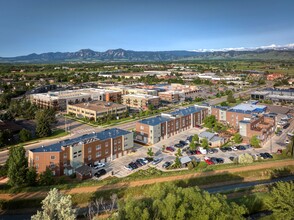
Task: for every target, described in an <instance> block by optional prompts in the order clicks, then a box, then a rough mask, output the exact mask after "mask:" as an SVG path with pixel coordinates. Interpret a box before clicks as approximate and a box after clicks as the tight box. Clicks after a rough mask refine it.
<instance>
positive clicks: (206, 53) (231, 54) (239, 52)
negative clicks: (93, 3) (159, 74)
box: [0, 44, 294, 63]
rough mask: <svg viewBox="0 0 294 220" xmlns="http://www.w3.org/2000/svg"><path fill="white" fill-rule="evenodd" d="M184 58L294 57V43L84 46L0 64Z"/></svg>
mask: <svg viewBox="0 0 294 220" xmlns="http://www.w3.org/2000/svg"><path fill="white" fill-rule="evenodd" d="M181 60H294V44H289V45H285V46H276V45H270V46H263V47H258V48H243V47H241V48H224V49H215V50H214V49H202V50H192V51H186V50H177V51H132V50H124V49H115V50H107V51H105V52H97V51H93V50H90V49H82V50H79V51H77V52H49V53H42V54H36V53H33V54H29V55H26V56H17V57H0V63H60V62H115V61H117V62H145V61H181Z"/></svg>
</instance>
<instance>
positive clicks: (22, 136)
mask: <svg viewBox="0 0 294 220" xmlns="http://www.w3.org/2000/svg"><path fill="white" fill-rule="evenodd" d="M31 138H32V135H31V132H30V131H28V130H27V129H24V128H23V129H22V130H21V131H20V132H19V140H20V141H21V142H26V141H29V140H31Z"/></svg>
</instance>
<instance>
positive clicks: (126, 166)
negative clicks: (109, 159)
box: [124, 165, 133, 171]
mask: <svg viewBox="0 0 294 220" xmlns="http://www.w3.org/2000/svg"><path fill="white" fill-rule="evenodd" d="M124 168H125V169H126V170H129V171H132V170H133V168H132V167H131V166H130V165H125V166H124Z"/></svg>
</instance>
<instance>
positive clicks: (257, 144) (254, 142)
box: [250, 135, 260, 148]
mask: <svg viewBox="0 0 294 220" xmlns="http://www.w3.org/2000/svg"><path fill="white" fill-rule="evenodd" d="M250 144H251V146H253V147H256V148H258V147H260V140H259V139H258V138H257V136H256V135H254V136H253V137H252V138H251V139H250Z"/></svg>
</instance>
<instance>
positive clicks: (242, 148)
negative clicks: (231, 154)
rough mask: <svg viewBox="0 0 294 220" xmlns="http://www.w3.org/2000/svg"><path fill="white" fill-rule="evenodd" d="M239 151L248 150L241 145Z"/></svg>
mask: <svg viewBox="0 0 294 220" xmlns="http://www.w3.org/2000/svg"><path fill="white" fill-rule="evenodd" d="M237 149H238V150H246V147H244V146H242V145H239V146H237Z"/></svg>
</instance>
